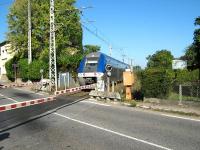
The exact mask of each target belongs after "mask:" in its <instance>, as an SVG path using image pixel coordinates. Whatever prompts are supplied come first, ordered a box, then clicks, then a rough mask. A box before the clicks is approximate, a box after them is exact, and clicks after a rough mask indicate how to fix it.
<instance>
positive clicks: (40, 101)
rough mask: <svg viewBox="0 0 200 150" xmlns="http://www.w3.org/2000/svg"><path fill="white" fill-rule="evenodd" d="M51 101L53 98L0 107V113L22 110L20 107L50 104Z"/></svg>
mask: <svg viewBox="0 0 200 150" xmlns="http://www.w3.org/2000/svg"><path fill="white" fill-rule="evenodd" d="M53 100H55V96H53V97H46V98H40V99H34V100H29V101H23V102H19V103H13V104H7V105H2V106H0V112H3V111H8V110H12V109H17V108H22V107H28V106H32V105H37V104H42V103H46V102H50V101H53Z"/></svg>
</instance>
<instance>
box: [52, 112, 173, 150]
mask: <svg viewBox="0 0 200 150" xmlns="http://www.w3.org/2000/svg"><path fill="white" fill-rule="evenodd" d="M54 114H55V115H57V116H60V117H62V118H65V119H68V120H71V121H74V122H78V123H80V124H84V125H87V126H90V127H93V128H96V129H99V130H103V131H106V132H109V133H112V134H115V135H119V136H122V137H125V138H128V139H131V140H135V141H138V142H141V143H144V144H148V145H151V146H154V147H157V148H160V149H165V150H172V149H170V148H167V147H164V146H161V145H158V144H154V143H151V142H148V141H145V140H142V139H138V138H136V137H132V136H129V135H125V134H123V133H119V132H116V131H113V130H110V129H106V128H103V127H99V126H96V125H93V124H90V123H87V122H83V121H80V120H77V119H73V118H70V117H67V116H64V115H62V114H59V113H54Z"/></svg>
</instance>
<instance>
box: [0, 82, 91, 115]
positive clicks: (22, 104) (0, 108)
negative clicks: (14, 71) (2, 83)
mask: <svg viewBox="0 0 200 150" xmlns="http://www.w3.org/2000/svg"><path fill="white" fill-rule="evenodd" d="M18 86H19V84H18ZM21 86H26V85H25V84H22V85H21ZM9 87H17V86H16V85H12V86H11V85H10V86H9ZM4 88H7V87H4ZM94 88H95V84H91V85H84V86H80V87H75V88H70V89H66V90H61V91H56V92H55V93H54V94H55V95H54V96H51V97H46V98H39V99H34V100H28V101H23V102H18V103H12V104H7V105H1V106H0V112H4V111H8V110H13V109H17V108H22V107H28V106H32V105H37V104H42V103H47V102H50V101H54V100H56V96H58V95H61V94H65V93H75V92H78V91H80V90H83V89H94Z"/></svg>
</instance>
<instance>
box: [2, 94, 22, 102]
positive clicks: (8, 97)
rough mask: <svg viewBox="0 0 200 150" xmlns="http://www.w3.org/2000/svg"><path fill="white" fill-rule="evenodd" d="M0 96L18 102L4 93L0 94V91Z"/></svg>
mask: <svg viewBox="0 0 200 150" xmlns="http://www.w3.org/2000/svg"><path fill="white" fill-rule="evenodd" d="M0 96H2V97H4V98H6V99H8V100H11V101H13V102H15V103H18V101H16V100H14V99H12V98H10V97H7V96H5V95H3V94H1V93H0Z"/></svg>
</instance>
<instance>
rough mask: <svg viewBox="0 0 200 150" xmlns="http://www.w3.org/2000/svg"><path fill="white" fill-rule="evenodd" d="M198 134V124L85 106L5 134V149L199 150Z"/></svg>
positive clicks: (1, 143) (0, 143) (0, 139)
mask: <svg viewBox="0 0 200 150" xmlns="http://www.w3.org/2000/svg"><path fill="white" fill-rule="evenodd" d="M67 98H68V99H73V100H75V99H77V98H72V97H71V98H69V97H67ZM67 98H66V97H65V98H64V97H63V99H67ZM73 100H72V101H73ZM199 128H200V121H198V120H197V121H196V120H187V119H181V118H174V117H169V116H164V115H162V114H159V113H152V112H144V111H142V110H138V109H136V108H130V107H119V106H110V105H106V104H101V103H98V102H93V101H90V100H85V101H81V102H78V103H75V104H73V105H69V106H66V107H63V108H61V109H59V110H57V111H54V112H51V113H50V114H47V115H44V116H41V117H39V118H37V119H34V120H31V121H28V122H26V123H24V124H21V125H20V126H16V127H13V128H10V129H9V130H5V131H3V132H1V133H0V134H1V135H0V149H3V150H4V149H5V150H6V149H12V150H13V149H17V150H21V149H31V150H38V149H42V150H43V149H44V150H57V149H63V150H65V149H69V150H88V149H89V150H94V149H95V150H103V149H105V150H122V149H123V150H131V149H136V150H155V149H175V150H199V149H200V129H199Z"/></svg>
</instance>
